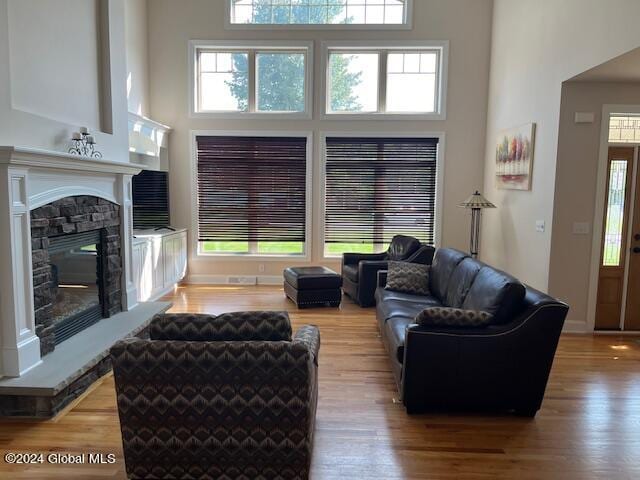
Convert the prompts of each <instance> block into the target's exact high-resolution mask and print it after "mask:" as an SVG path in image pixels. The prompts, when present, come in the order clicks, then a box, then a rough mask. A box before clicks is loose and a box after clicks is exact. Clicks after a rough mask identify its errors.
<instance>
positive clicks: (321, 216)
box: [314, 131, 446, 261]
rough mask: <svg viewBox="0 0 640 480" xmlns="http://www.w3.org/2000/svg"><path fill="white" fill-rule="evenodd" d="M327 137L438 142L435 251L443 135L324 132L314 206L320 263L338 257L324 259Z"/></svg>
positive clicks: (439, 240) (439, 233)
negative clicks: (387, 138) (425, 139)
mask: <svg viewBox="0 0 640 480" xmlns="http://www.w3.org/2000/svg"><path fill="white" fill-rule="evenodd" d="M327 137H344V138H350V137H365V138H366V137H371V138H377V137H391V138H393V137H396V138H437V139H438V151H437V154H436V198H435V224H434V227H433V228H434V231H433V239H434V244H435V247H436V248H439V247H440V245H441V243H442V217H443V211H444V161H445V160H444V152H445V137H446V135H445V133H444V132H392V131H386V132H354V131H350V132H344V131H338V132H328V131H323V132H320V134H319V135H318V139H319V141H320V158H319V162H318V163H319V165H318V167H319V169H320V170H319V182H320V183H319V186H320V192H319V194H320V201H319V202H318V205H316V210H315V212H314V213H315V215H316V219H317V223H318V225H319V227H320V234H319V241H320V246H319V248H320V250H321V252H320V258H321V260H323V261H332V260H333V261H335V260H336V259H339V258H340V257H341V255H327V254H326V251H325V234H324V232H325V213H326V187H327V178H326V167H327V151H326V150H327Z"/></svg>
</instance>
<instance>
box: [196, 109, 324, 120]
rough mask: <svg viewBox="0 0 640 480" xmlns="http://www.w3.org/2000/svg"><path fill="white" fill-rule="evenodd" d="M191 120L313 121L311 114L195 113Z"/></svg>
mask: <svg viewBox="0 0 640 480" xmlns="http://www.w3.org/2000/svg"><path fill="white" fill-rule="evenodd" d="M189 118H207V119H224V120H276V119H277V120H311V118H312V113H311V112H273V113H272V112H195V111H193V110H192V111H191V112H190V113H189Z"/></svg>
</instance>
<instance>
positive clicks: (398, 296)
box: [376, 288, 441, 306]
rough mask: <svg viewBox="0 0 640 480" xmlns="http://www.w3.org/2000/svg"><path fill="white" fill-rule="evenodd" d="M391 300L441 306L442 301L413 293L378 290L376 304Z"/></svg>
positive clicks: (430, 296)
mask: <svg viewBox="0 0 640 480" xmlns="http://www.w3.org/2000/svg"><path fill="white" fill-rule="evenodd" d="M389 300H401V301H403V302H409V303H420V304H424V305H438V306H439V305H441V303H440V301H439V300H438V299H437V298H435V297H434V296H432V295H414V294H413V293H404V292H395V291H393V290H387V289H386V288H378V289H377V290H376V302H378V303H381V302H386V301H389Z"/></svg>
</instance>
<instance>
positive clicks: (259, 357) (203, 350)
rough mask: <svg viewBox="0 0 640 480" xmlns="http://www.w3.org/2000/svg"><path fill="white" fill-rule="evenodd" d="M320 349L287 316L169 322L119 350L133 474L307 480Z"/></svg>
mask: <svg viewBox="0 0 640 480" xmlns="http://www.w3.org/2000/svg"><path fill="white" fill-rule="evenodd" d="M319 348H320V334H319V331H318V329H317V328H316V327H313V326H304V327H301V328H300V329H299V330H298V331H297V332H296V334H295V335H294V336H293V338H292V337H291V324H290V323H289V317H288V316H287V314H286V313H284V312H240V313H226V314H223V315H220V316H212V315H192V314H175V315H159V316H156V317H155V318H154V319H153V320H152V322H151V325H150V340H142V339H134V338H132V339H127V340H124V341H121V342H118V343H116V344H115V345H114V346H113V347H112V349H111V359H112V362H113V371H114V375H115V382H116V390H117V398H118V413H119V414H120V426H121V429H122V441H123V446H124V456H125V464H126V469H127V474H128V475H129V477H130V478H139V479H142V478H228V479H236V478H237V479H240V478H242V479H246V478H287V479H306V478H307V477H308V475H309V465H310V462H311V451H312V445H313V444H312V442H313V432H314V423H315V414H316V404H317V399H318V375H317V370H318V351H319Z"/></svg>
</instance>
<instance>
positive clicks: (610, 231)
mask: <svg viewBox="0 0 640 480" xmlns="http://www.w3.org/2000/svg"><path fill="white" fill-rule="evenodd" d="M634 155H635V148H634V147H610V148H609V157H608V169H607V171H608V173H607V192H606V205H605V212H604V232H603V236H602V249H601V256H600V273H599V278H598V297H597V304H596V323H595V326H596V329H599V330H620V328H621V315H622V311H623V308H622V306H623V302H624V298H625V297H626V298H627V309H629V307H630V310H628V312H627V313H628V315H626V314H625V322H624V328H625V329H626V328H636V329H640V315H639V313H640V285H638V280H640V254H638V253H632V254H631V258H632V259H633V261H632V262H631V263H632V264H633V268H634V269H635V275H637V276H636V277H635V279H636V281H635V282H632V281H629V282H625V268H626V260H627V250H628V227H629V217H630V211H631V208H630V207H631V190H632V185H633V183H634V182H632V172H633V163H634V162H633V160H634ZM638 190H640V189H638ZM638 198H640V191H638V192H637V194H636V203H637V201H638ZM634 216H635V217H636V218H634V222H633V223H634V225H633V228H634V230H633V231H634V233H635V232H637V233H638V240H634V242H633V243H634V246H633V248H634V249H635V248H638V252H640V208H636V209H635V215H634ZM629 278H630V280H631V279H632V278H633V276H630V277H629ZM632 283H634V285H633V286H631V284H632ZM625 284H629V285H630V286H631V290H632V291H630V292H629V293H630V294H631V295H625ZM633 293H635V295H634V294H633ZM630 319H633V320H634V321H635V323H634V322H631V323H629V322H630ZM632 324H635V327H631V325H632Z"/></svg>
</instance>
